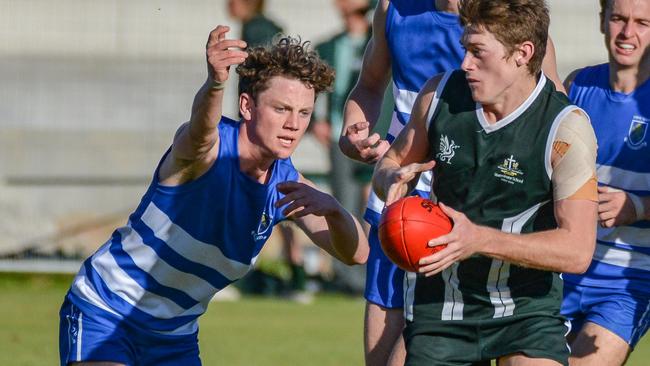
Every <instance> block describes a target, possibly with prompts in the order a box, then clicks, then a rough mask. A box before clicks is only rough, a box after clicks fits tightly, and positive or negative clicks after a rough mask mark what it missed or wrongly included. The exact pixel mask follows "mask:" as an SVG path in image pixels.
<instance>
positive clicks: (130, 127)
mask: <svg viewBox="0 0 650 366" xmlns="http://www.w3.org/2000/svg"><path fill="white" fill-rule="evenodd" d="M335 3H336V2H335V1H331V0H319V1H298V0H267V1H266V13H267V15H268V16H269V18H271V19H273V20H274V21H275V22H276V23H277V24H278V25H279V26H280V27H282V28H283V29H284V31H285V33H287V34H289V35H294V36H300V37H302V39H304V40H311V41H313V42H314V43H319V42H322V41H324V40H326V39H328V38H330V37H332V36H333V35H334V34H335V33H337V32H338V31H340V30H341V29H342V28H343V23H342V20H341V17H340V16H339V14H338V12H337V9H336V6H335ZM549 5H550V8H551V14H552V16H551V19H552V23H551V35H552V37H553V39H554V41H555V46H556V50H557V61H558V67H559V73H560V76H561V77H562V78H564V77H565V76H566V75H567V74H568V73H569V72H570V71H571V70H573V69H574V68H576V67H579V66H582V65H586V64H592V63H597V62H601V61H604V60H606V54H605V52H604V47H603V41H602V39H601V38H602V37H601V35H600V33H599V31H598V1H596V0H573V1H562V0H552V1H549ZM227 8H228V6H227V0H216V1H215V0H211V1H208V0H192V1H176V0H138V1H119V0H102V1H99V0H59V1H45V0H3V1H0V29H1V32H0V232H2V235H0V270H5V271H7V270H10V271H18V270H26V271H34V270H36V271H41V270H42V271H57V272H60V271H64V272H74V271H76V270H77V269H78V267H79V260H80V259H82V258H84V257H86V256H87V255H89V254H90V253H92V252H93V251H94V250H95V249H96V248H97V247H98V246H99V245H101V244H102V243H103V242H104V241H105V240H106V239H107V238H108V236H109V235H110V233H111V231H112V230H113V229H114V228H115V227H117V226H120V225H122V224H124V223H125V221H126V217H127V215H128V214H129V213H130V211H131V210H132V209H133V208H134V207H135V206H136V204H137V203H138V202H139V198H140V196H141V195H142V193H143V192H144V191H145V189H146V187H147V185H148V183H149V181H150V179H151V175H152V173H153V170H154V168H155V165H156V164H157V162H158V159H159V158H160V156H161V154H162V153H163V152H164V150H165V149H166V148H167V147H168V145H169V144H170V143H171V139H172V136H173V134H174V131H175V129H176V128H177V127H178V126H179V125H180V123H182V122H184V121H186V120H188V118H189V114H190V106H191V103H192V98H193V96H194V93H195V92H196V90H197V89H198V87H199V86H200V85H201V84H202V83H203V81H204V80H205V77H206V71H205V69H206V67H205V61H204V46H205V42H206V39H207V35H208V33H209V32H210V30H211V29H213V28H214V27H215V25H217V24H226V25H230V26H231V27H232V31H231V33H230V36H231V37H236V36H238V35H239V34H240V31H241V29H240V28H241V26H240V22H239V21H238V20H237V19H234V18H232V17H230V16H229V13H228V10H227ZM231 75H234V76H231V78H230V80H229V83H230V85H228V88H227V91H228V95H227V97H226V98H227V100H226V102H225V107H224V109H225V115H227V116H231V117H236V116H237V114H236V109H235V106H236V99H235V97H236V96H235V93H236V77H235V76H236V75H235V74H234V72H231ZM293 159H294V162H295V164H296V165H297V166H298V168H299V169H300V170H301V171H303V172H304V173H305V174H307V175H309V176H310V177H312V178H314V179H315V180H316V181H317V182H319V183H321V184H323V187H324V188H325V189H328V187H327V180H326V179H322V178H324V177H326V176H327V175H328V173H329V168H330V164H329V158H328V155H327V151H326V149H325V148H324V147H323V145H321V144H319V143H318V142H317V141H316V139H314V138H313V137H312V136H309V135H308V136H307V138H305V140H304V141H303V142H302V144H301V146H300V148H299V150H298V151H297V153H296V154H294V158H293ZM303 239H304V238H303ZM271 244H272V245H271V248H270V249H267V250H266V251H265V254H264V255H265V256H271V257H272V256H274V255H277V254H278V253H279V251H278V250H273V247H274V245H273V241H272V243H271ZM52 256H55V257H57V258H60V259H62V260H58V261H42V260H41V261H35V259H38V258H45V257H52ZM15 259H22V260H21V261H16V260H15ZM63 259H66V260H63ZM67 259H72V261H68V260H67Z"/></svg>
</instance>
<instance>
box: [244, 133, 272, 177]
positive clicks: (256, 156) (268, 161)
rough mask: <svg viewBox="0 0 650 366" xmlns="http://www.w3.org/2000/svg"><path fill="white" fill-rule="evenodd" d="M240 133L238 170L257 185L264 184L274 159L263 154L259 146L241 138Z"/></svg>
mask: <svg viewBox="0 0 650 366" xmlns="http://www.w3.org/2000/svg"><path fill="white" fill-rule="evenodd" d="M241 132H242V131H241V130H240V134H239V141H238V150H239V170H240V171H241V172H242V173H244V174H246V175H247V176H248V177H250V178H251V179H253V180H255V181H257V182H258V183H261V184H266V183H267V182H268V179H269V177H270V176H271V175H270V174H269V172H270V170H271V166H272V165H273V162H275V159H274V158H273V157H269V156H267V154H264V151H262V149H260V148H259V146H257V145H255V144H254V143H252V142H251V141H250V140H249V139H247V138H245V136H242V133H241Z"/></svg>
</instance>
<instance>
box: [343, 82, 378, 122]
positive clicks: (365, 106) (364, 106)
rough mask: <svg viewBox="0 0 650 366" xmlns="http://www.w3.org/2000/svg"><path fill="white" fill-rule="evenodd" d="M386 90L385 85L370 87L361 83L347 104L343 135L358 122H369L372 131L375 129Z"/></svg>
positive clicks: (353, 91) (351, 93)
mask: <svg viewBox="0 0 650 366" xmlns="http://www.w3.org/2000/svg"><path fill="white" fill-rule="evenodd" d="M385 89H386V86H385V85H384V86H383V87H381V86H369V85H365V84H364V83H363V82H362V81H359V83H358V84H357V85H356V86H355V88H354V89H353V90H352V92H350V96H349V97H348V100H347V102H346V103H345V111H344V113H345V114H344V125H343V133H344V132H345V129H346V128H347V127H349V126H351V125H353V124H355V123H357V122H364V121H367V122H369V123H370V129H371V130H372V129H373V128H374V127H375V125H376V124H377V120H378V119H379V115H380V113H381V105H382V102H383V101H384V91H385ZM343 133H342V134H343Z"/></svg>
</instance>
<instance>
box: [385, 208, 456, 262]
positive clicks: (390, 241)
mask: <svg viewBox="0 0 650 366" xmlns="http://www.w3.org/2000/svg"><path fill="white" fill-rule="evenodd" d="M452 226H453V224H452V222H451V219H449V217H448V216H447V215H445V213H444V212H442V210H441V209H440V207H439V206H438V205H437V204H435V203H433V202H432V201H430V200H428V199H424V198H422V197H417V196H411V197H405V198H402V199H400V200H399V201H397V202H395V203H393V204H392V205H390V206H388V207H387V208H386V210H385V211H384V213H383V214H382V216H381V220H380V221H379V241H380V242H381V247H382V249H383V250H384V253H386V256H387V257H388V258H389V259H390V260H391V261H393V263H395V264H396V265H397V266H398V267H400V268H401V269H403V270H405V271H409V272H416V271H417V269H418V267H419V265H418V262H419V261H420V258H422V257H426V256H429V255H431V254H433V253H436V252H438V251H440V250H442V249H443V248H445V247H446V246H447V245H446V244H444V245H438V246H435V247H429V246H428V245H427V243H428V242H429V240H431V239H434V238H437V237H439V236H441V235H444V234H447V233H448V232H450V231H451V228H452Z"/></svg>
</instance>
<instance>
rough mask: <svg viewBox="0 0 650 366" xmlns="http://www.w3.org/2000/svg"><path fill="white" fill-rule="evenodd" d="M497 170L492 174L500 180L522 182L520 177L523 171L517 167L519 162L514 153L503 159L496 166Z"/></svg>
mask: <svg viewBox="0 0 650 366" xmlns="http://www.w3.org/2000/svg"><path fill="white" fill-rule="evenodd" d="M497 170H498V172H495V173H494V176H495V177H497V178H499V179H500V180H501V181H502V182H505V183H508V184H515V183H519V184H521V183H523V182H524V180H523V178H521V176H522V175H524V172H523V171H522V170H521V169H519V162H518V161H517V159H515V157H514V155H510V157H509V158H506V159H503V163H501V164H499V165H498V166H497Z"/></svg>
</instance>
